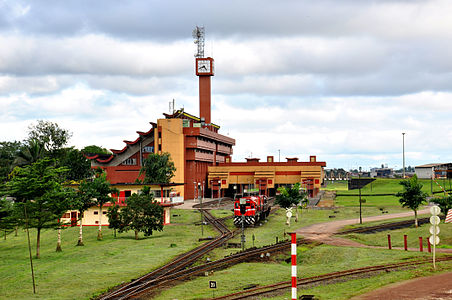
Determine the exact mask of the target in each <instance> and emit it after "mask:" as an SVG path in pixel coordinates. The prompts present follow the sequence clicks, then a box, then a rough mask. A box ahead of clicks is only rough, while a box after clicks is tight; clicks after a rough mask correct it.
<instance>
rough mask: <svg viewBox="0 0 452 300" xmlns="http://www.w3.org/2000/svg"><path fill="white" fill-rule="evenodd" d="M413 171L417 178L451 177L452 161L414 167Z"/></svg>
mask: <svg viewBox="0 0 452 300" xmlns="http://www.w3.org/2000/svg"><path fill="white" fill-rule="evenodd" d="M415 173H416V176H417V177H418V178H421V179H431V178H451V176H452V163H431V164H425V165H420V166H416V167H415Z"/></svg>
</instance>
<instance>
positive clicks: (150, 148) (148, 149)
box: [143, 146, 154, 153]
mask: <svg viewBox="0 0 452 300" xmlns="http://www.w3.org/2000/svg"><path fill="white" fill-rule="evenodd" d="M143 152H144V153H153V152H154V146H145V147H143Z"/></svg>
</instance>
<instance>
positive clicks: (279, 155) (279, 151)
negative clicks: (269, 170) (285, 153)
mask: <svg viewBox="0 0 452 300" xmlns="http://www.w3.org/2000/svg"><path fill="white" fill-rule="evenodd" d="M278 162H281V149H278Z"/></svg>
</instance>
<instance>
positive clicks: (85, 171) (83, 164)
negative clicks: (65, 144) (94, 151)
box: [59, 148, 94, 181]
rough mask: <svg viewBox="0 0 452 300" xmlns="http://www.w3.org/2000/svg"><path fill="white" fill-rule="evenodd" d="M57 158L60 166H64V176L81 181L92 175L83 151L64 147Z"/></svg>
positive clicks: (89, 164)
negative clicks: (65, 169) (66, 170)
mask: <svg viewBox="0 0 452 300" xmlns="http://www.w3.org/2000/svg"><path fill="white" fill-rule="evenodd" d="M62 152H63V153H62V156H61V158H60V159H59V163H60V166H62V167H66V168H67V169H68V172H67V173H66V178H67V179H68V180H72V181H81V180H83V179H86V178H89V177H91V176H92V175H93V173H94V172H93V170H92V169H91V162H90V161H89V160H88V159H87V158H86V157H85V155H83V153H82V152H81V151H79V150H77V149H74V148H65V149H64V150H63V151H62Z"/></svg>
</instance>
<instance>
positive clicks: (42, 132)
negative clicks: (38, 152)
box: [28, 120, 72, 156]
mask: <svg viewBox="0 0 452 300" xmlns="http://www.w3.org/2000/svg"><path fill="white" fill-rule="evenodd" d="M28 129H29V132H28V141H31V140H37V141H38V142H39V143H41V144H42V145H43V146H44V149H45V150H46V151H47V152H50V154H51V155H52V156H53V154H55V152H57V151H58V150H59V149H61V148H63V146H65V145H66V144H67V143H68V141H69V139H70V138H71V136H72V133H71V132H70V131H69V130H66V129H63V128H60V126H58V124H57V123H52V122H50V121H44V120H38V121H37V124H31V125H30V126H28Z"/></svg>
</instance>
